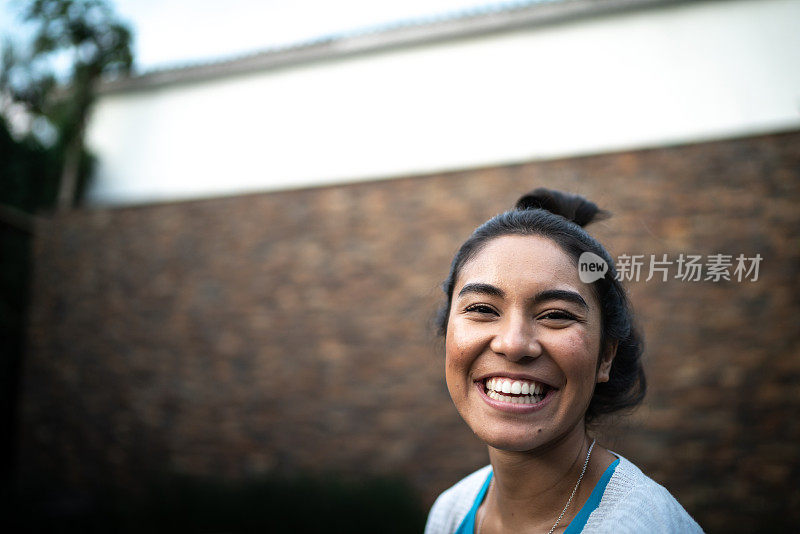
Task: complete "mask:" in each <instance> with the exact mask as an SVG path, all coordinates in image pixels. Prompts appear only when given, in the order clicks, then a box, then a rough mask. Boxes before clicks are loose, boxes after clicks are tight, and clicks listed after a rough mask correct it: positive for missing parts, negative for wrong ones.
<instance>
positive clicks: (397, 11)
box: [0, 0, 550, 72]
mask: <svg viewBox="0 0 800 534" xmlns="http://www.w3.org/2000/svg"><path fill="white" fill-rule="evenodd" d="M25 1H27V0H0V32H2V34H3V35H4V36H5V35H19V25H18V23H15V21H14V17H13V13H15V12H18V11H19V8H20V7H21V5H22V4H23V3H24V2H25ZM535 1H537V0H532V1H531V0H528V1H524V0H517V1H491V0H379V1H375V0H338V1H330V0H112V1H111V2H110V3H111V4H112V5H113V6H114V8H115V10H116V12H117V13H118V14H119V16H120V17H121V18H122V19H124V20H126V21H128V22H129V23H130V24H131V26H132V27H133V28H134V34H135V43H134V46H135V58H136V63H135V67H134V68H135V70H136V71H137V72H143V71H148V70H152V69H157V68H165V67H170V66H180V65H185V64H190V63H195V62H205V61H209V60H214V59H221V58H227V57H233V56H238V55H243V54H248V53H251V52H255V51H260V50H265V49H269V48H274V47H279V46H285V45H288V44H296V43H300V42H305V41H309V40H312V39H316V38H320V37H325V36H332V35H341V34H346V33H348V32H354V31H359V30H364V29H369V28H376V27H380V26H383V25H386V24H390V23H393V22H398V21H410V20H415V19H427V18H431V17H438V16H447V15H448V14H454V13H460V12H463V11H465V10H473V9H485V8H490V7H492V6H513V5H521V4H527V3H533V2H535ZM540 1H541V0H540ZM544 1H550V0H544Z"/></svg>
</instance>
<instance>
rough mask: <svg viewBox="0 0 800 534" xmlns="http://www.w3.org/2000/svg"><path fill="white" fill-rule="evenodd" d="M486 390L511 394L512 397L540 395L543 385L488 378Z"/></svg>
mask: <svg viewBox="0 0 800 534" xmlns="http://www.w3.org/2000/svg"><path fill="white" fill-rule="evenodd" d="M486 389H487V390H490V391H497V392H498V393H512V394H514V395H541V394H542V393H543V392H544V384H540V383H539V382H533V381H524V380H508V379H505V378H500V377H493V378H488V379H487V380H486Z"/></svg>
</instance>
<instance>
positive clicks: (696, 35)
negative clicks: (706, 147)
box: [88, 0, 800, 204]
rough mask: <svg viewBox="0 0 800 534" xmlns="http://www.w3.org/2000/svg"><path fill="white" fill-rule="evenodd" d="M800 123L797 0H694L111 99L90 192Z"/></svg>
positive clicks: (351, 170) (361, 169) (355, 172)
mask: <svg viewBox="0 0 800 534" xmlns="http://www.w3.org/2000/svg"><path fill="white" fill-rule="evenodd" d="M798 127H800V1H799V0H749V1H744V0H742V1H729V2H698V3H697V4H692V5H683V6H678V7H671V8H663V9H659V10H646V11H642V12H638V13H628V14H623V15H614V16H608V17H602V18H598V19H594V20H589V21H577V22H574V23H567V24H561V25H554V26H547V27H539V28H530V29H526V30H522V31H516V32H513V33H506V34H500V35H494V36H484V37H480V38H474V39H470V40H461V41H455V42H450V43H444V44H438V45H428V46H424V47H419V48H408V49H401V50H394V51H391V52H383V53H378V54H371V55H366V56H361V57H356V58H350V59H338V60H335V61H330V62H323V63H316V64H309V65H305V66H300V67H294V68H290V69H283V70H275V71H270V72H265V73H261V74H252V75H246V76H239V77H235V78H230V79H227V80H215V81H208V82H202V83H194V84H187V85H174V86H167V87H163V88H158V89H153V90H148V91H140V92H130V93H126V94H113V95H108V96H105V97H103V98H102V99H101V101H100V102H99V103H98V105H97V107H96V109H95V112H94V116H93V119H92V121H91V124H90V128H89V132H88V140H89V144H90V146H91V148H92V150H94V151H95V152H96V154H97V155H98V156H99V163H100V165H99V174H98V176H97V180H96V183H95V186H94V188H93V189H92V191H91V192H90V198H91V200H92V201H93V202H94V203H96V204H127V203H138V202H149V201H161V200H173V199H183V198H197V197H203V196H215V195H220V194H233V193H240V192H245V191H259V190H261V191H263V190H274V189H282V188H293V187H300V186H307V185H320V184H326V183H336V182H344V181H354V180H360V179H373V178H384V177H392V176H399V175H407V174H411V173H427V172H431V171H439V170H448V169H461V168H468V167H473V166H483V165H494V164H502V163H510V162H517V161H525V160H531V159H540V158H553V157H561V156H573V155H582V154H589V153H598V152H605V151H613V150H620V149H630V148H639V147H649V146H660V145H665V144H675V143H686V142H695V141H703V140H709V139H719V138H726V137H734V136H742V135H751V134H758V133H765V132H777V131H784V130H792V129H797V128H798Z"/></svg>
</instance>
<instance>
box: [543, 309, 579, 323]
mask: <svg viewBox="0 0 800 534" xmlns="http://www.w3.org/2000/svg"><path fill="white" fill-rule="evenodd" d="M539 318H540V319H550V320H551V321H574V320H575V319H576V317H575V316H574V315H572V314H571V313H567V312H563V311H549V312H547V313H544V314H542V315H540V316H539Z"/></svg>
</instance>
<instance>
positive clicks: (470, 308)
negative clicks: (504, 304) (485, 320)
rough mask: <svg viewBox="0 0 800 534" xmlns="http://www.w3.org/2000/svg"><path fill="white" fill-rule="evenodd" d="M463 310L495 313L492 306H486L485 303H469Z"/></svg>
mask: <svg viewBox="0 0 800 534" xmlns="http://www.w3.org/2000/svg"><path fill="white" fill-rule="evenodd" d="M464 311H468V312H476V313H485V314H490V313H495V311H494V308H492V307H491V306H487V305H486V304H471V305H469V306H467V307H466V308H465V309H464Z"/></svg>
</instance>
